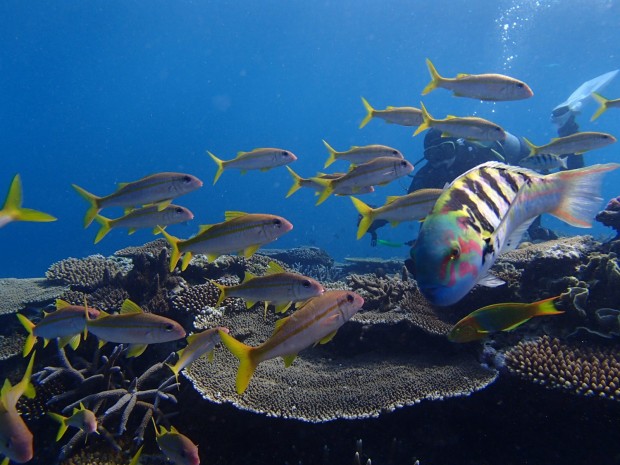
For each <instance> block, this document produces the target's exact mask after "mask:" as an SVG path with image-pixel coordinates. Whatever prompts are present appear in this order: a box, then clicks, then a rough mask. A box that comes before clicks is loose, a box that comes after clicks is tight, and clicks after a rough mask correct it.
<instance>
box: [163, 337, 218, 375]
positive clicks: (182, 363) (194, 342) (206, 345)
mask: <svg viewBox="0 0 620 465" xmlns="http://www.w3.org/2000/svg"><path fill="white" fill-rule="evenodd" d="M218 331H224V332H225V333H228V332H229V330H228V328H224V327H222V326H218V327H217V328H211V329H207V330H205V331H201V332H199V333H194V334H190V335H189V336H187V346H185V347H184V348H182V349H181V350H179V351H178V352H177V355H178V356H179V359H178V360H177V362H176V363H175V364H174V365H168V367H169V368H170V369H171V370H172V372H173V373H174V376H175V378H177V382H178V379H179V373H180V372H181V370H183V369H184V368H186V367H188V366H189V365H191V364H192V363H193V362H194V361H195V360H198V359H199V358H200V357H202V356H203V355H204V354H206V353H208V354H209V360H211V359H212V358H213V349H214V348H215V345H216V344H218V343H219V342H220V334H219V332H218Z"/></svg>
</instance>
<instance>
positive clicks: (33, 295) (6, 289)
mask: <svg viewBox="0 0 620 465" xmlns="http://www.w3.org/2000/svg"><path fill="white" fill-rule="evenodd" d="M66 290H67V286H66V285H55V284H52V283H50V282H49V281H47V280H45V279H43V278H26V279H16V278H3V279H0V295H1V296H2V299H0V315H11V314H14V313H17V312H18V311H20V310H22V309H24V308H26V307H28V306H37V307H40V306H45V305H47V304H49V303H52V302H53V301H54V300H55V299H56V298H57V297H59V296H60V295H62V293H63V292H65V291H66Z"/></svg>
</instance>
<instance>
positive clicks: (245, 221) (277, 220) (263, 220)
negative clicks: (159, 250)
mask: <svg viewBox="0 0 620 465" xmlns="http://www.w3.org/2000/svg"><path fill="white" fill-rule="evenodd" d="M225 217H226V221H224V222H222V223H216V224H210V225H204V226H201V227H200V231H199V232H198V234H196V235H195V236H194V237H191V238H189V239H185V240H182V239H178V238H176V237H174V236H171V235H170V234H168V233H167V232H165V231H164V230H163V229H161V228H160V232H161V233H163V235H164V237H165V238H166V239H167V240H168V242H169V243H170V245H171V246H172V253H171V256H170V271H172V270H174V268H175V266H177V263H178V261H179V258H180V257H181V254H185V256H184V257H183V262H182V264H181V269H182V270H185V269H186V268H187V266H188V265H189V262H190V260H191V258H192V255H193V254H195V253H202V254H206V255H207V257H208V260H209V261H213V260H215V259H216V258H217V257H219V256H220V255H224V254H228V253H238V254H240V255H243V256H244V257H245V258H249V257H251V256H252V255H253V254H254V252H256V251H257V250H258V249H259V248H260V246H262V245H265V244H268V243H269V242H273V241H275V240H276V239H278V238H279V237H280V236H282V235H284V234H286V233H287V232H289V231H290V230H291V229H293V225H292V224H291V223H289V222H288V221H287V220H285V219H284V218H282V217H281V216H276V215H269V214H263V213H244V212H234V211H227V212H226V213H225Z"/></svg>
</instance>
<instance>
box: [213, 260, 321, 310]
mask: <svg viewBox="0 0 620 465" xmlns="http://www.w3.org/2000/svg"><path fill="white" fill-rule="evenodd" d="M211 283H213V284H214V285H215V286H217V288H218V289H219V290H220V297H219V299H218V300H217V304H216V306H219V305H220V304H221V303H222V301H223V300H224V299H226V298H227V297H240V298H242V299H245V301H246V306H247V308H251V307H252V306H254V304H255V303H256V302H258V301H262V302H265V308H267V305H268V304H273V305H274V306H275V307H276V312H278V313H282V312H285V311H286V310H287V309H288V308H289V307H290V306H291V304H292V303H293V302H300V301H302V300H307V299H309V298H311V297H316V296H318V295H321V294H323V292H325V289H323V286H321V284H320V283H319V282H318V281H315V280H314V279H312V278H309V277H307V276H303V275H300V274H297V273H288V272H286V271H284V269H283V268H282V267H281V266H280V265H278V264H277V263H275V262H269V265H268V267H267V271H266V274H265V275H264V276H254V275H253V274H251V273H248V272H247V271H246V273H245V279H244V281H243V282H242V283H241V284H237V285H236V286H224V285H222V284H220V283H217V282H215V281H211Z"/></svg>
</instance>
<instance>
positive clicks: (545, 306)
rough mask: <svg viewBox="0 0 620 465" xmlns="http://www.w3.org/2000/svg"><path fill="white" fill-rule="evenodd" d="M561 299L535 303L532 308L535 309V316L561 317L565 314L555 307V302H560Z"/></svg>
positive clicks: (557, 297) (556, 298)
mask: <svg viewBox="0 0 620 465" xmlns="http://www.w3.org/2000/svg"><path fill="white" fill-rule="evenodd" d="M559 298H560V297H559V296H555V297H551V298H549V299H545V300H539V301H538V302H534V303H533V304H531V305H532V307H534V308H535V310H536V311H535V313H534V316H542V315H559V314H560V313H564V312H563V311H562V310H558V309H557V308H555V305H553V302H555V301H556V300H558V299H559Z"/></svg>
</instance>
